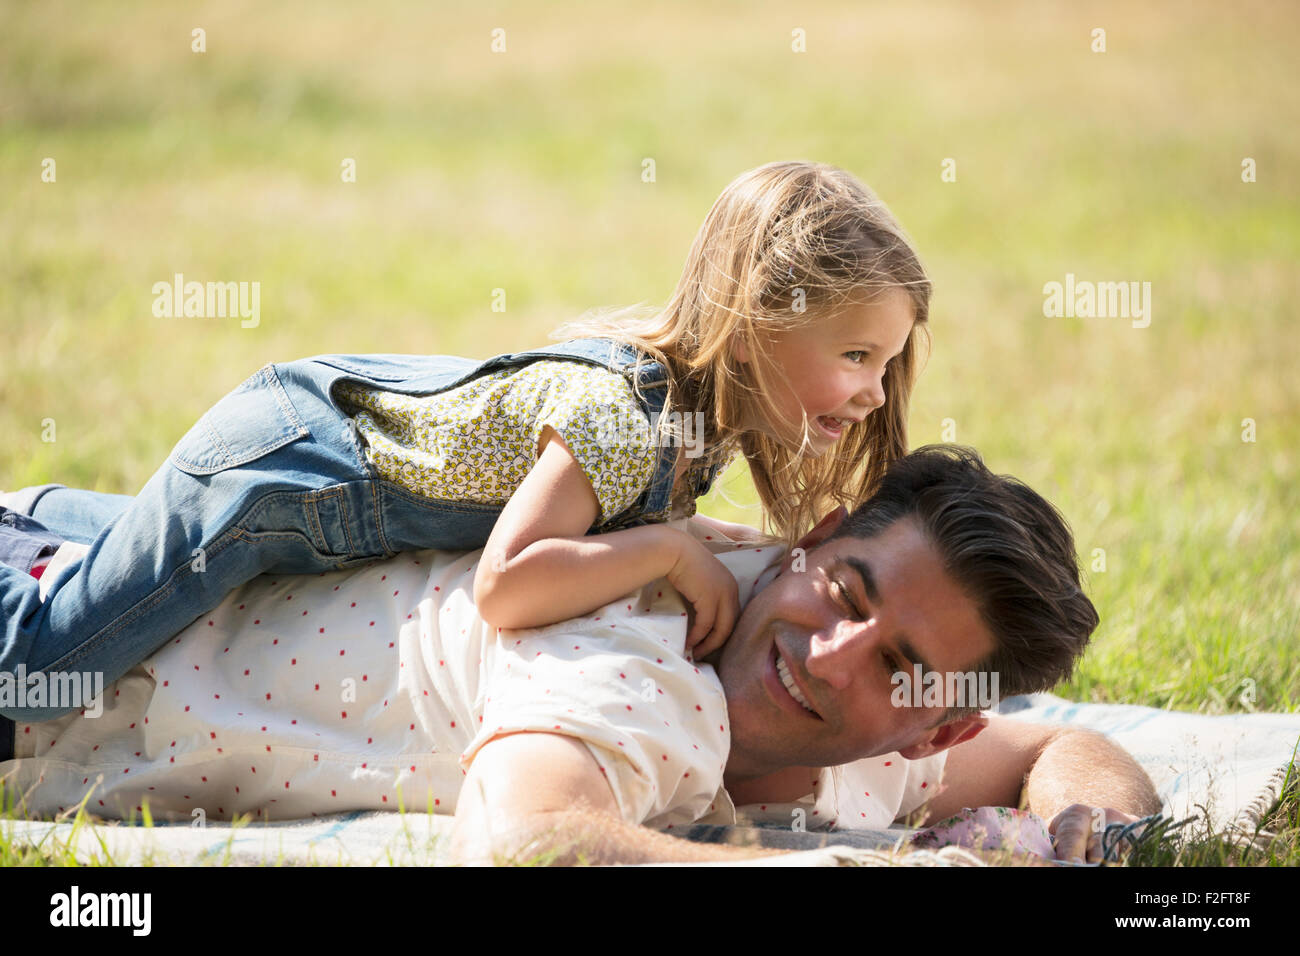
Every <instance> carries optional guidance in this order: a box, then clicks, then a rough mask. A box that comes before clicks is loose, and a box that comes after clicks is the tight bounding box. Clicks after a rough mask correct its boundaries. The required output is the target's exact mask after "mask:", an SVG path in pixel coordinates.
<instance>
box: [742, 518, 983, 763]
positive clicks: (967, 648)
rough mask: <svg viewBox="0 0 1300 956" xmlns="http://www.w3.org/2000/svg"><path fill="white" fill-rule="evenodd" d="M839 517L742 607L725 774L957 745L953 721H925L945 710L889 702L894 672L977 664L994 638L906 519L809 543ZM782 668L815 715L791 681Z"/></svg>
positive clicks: (916, 755) (913, 754)
mask: <svg viewBox="0 0 1300 956" xmlns="http://www.w3.org/2000/svg"><path fill="white" fill-rule="evenodd" d="M840 517H841V515H840V513H838V512H837V514H836V515H835V516H832V517H831V518H828V519H827V521H824V522H823V523H822V524H821V525H819V526H818V527H817V528H816V529H814V531H812V532H810V533H809V535H808V536H807V537H806V538H805V539H804V541H803V542H800V545H801V547H804V548H806V549H810V550H808V551H807V554H806V556H805V561H806V568H805V570H803V571H798V570H792V569H791V563H792V559H791V558H787V559H786V562H785V563H784V564H783V565H782V568H781V572H780V574H779V575H777V577H776V578H775V579H774V580H772V581H771V583H769V584H768V585H767V586H766V587H764V588H763V589H762V590H761V591H759V592H757V593H756V594H755V595H754V596H753V597H752V598H751V599H750V601H749V603H748V604H747V605H745V608H744V610H743V611H742V613H741V616H740V620H739V621H738V622H737V624H736V627H735V629H734V630H733V631H732V634H731V637H730V639H729V640H728V641H727V643H726V645H725V646H724V648H723V650H722V653H721V658H720V660H719V664H718V675H719V677H720V679H721V681H722V686H723V690H724V692H725V693H726V696H727V709H728V711H729V714H730V718H731V741H732V742H731V748H732V749H731V758H730V761H729V762H728V764H727V774H728V776H729V777H731V776H733V775H734V776H736V777H739V778H752V777H758V776H762V775H764V774H768V773H772V772H774V771H777V770H780V769H783V768H785V767H796V766H798V767H829V766H835V765H837V764H844V763H849V762H851V761H853V760H859V759H862V758H864V757H870V756H876V755H879V754H886V753H891V752H893V751H899V752H900V753H902V755H903V756H904V757H908V758H909V759H916V758H919V757H921V756H925V755H926V754H928V753H932V752H935V751H938V750H942V749H944V748H945V747H948V746H952V745H953V743H956V742H958V741H957V740H954V739H952V737H951V734H952V732H953V728H952V727H951V725H950V726H949V727H948V728H947V729H945V728H944V727H942V726H941V727H938V728H933V729H930V727H929V725H931V724H933V723H935V721H937V720H938V719H939V717H940V715H941V713H942V708H935V707H930V708H925V707H895V706H893V704H892V703H891V696H892V695H893V693H894V690H895V687H896V686H897V684H896V682H894V681H891V677H892V675H893V674H894V673H895V672H896V671H900V670H901V671H904V672H906V673H907V674H908V675H909V676H910V675H911V674H912V664H913V662H917V663H920V664H921V668H922V673H928V672H929V671H931V670H938V671H941V672H946V671H966V670H970V669H972V668H973V667H974V665H975V663H976V662H978V661H979V660H981V659H983V658H984V657H985V656H987V655H988V654H989V653H990V652H992V650H993V647H994V640H993V635H992V634H991V633H990V632H989V630H988V628H987V627H985V625H984V623H983V621H982V620H981V619H980V616H979V612H978V610H977V609H976V607H975V605H974V603H973V602H972V601H971V600H970V599H969V598H968V597H967V596H966V594H965V593H964V592H963V591H962V590H961V589H959V588H958V586H957V585H956V584H955V583H954V582H953V581H952V579H951V578H950V577H949V576H948V575H947V573H946V572H945V571H944V570H943V567H942V564H941V562H940V560H939V556H938V554H937V552H936V551H935V549H934V547H933V546H932V545H931V544H930V542H929V541H928V540H927V539H926V537H925V535H924V534H923V533H922V532H921V531H920V529H919V527H918V526H917V525H916V524H915V523H914V522H913V521H912V520H911V519H903V520H900V521H897V522H895V523H894V524H893V525H891V526H890V527H888V528H887V529H886V530H885V531H883V532H882V533H881V534H879V535H877V536H876V537H875V538H871V539H868V540H865V541H864V540H859V539H855V538H851V537H846V538H838V539H836V540H834V541H831V542H829V543H825V544H819V545H818V546H815V547H814V545H817V544H818V542H820V541H821V540H822V539H823V538H824V537H825V536H826V535H827V534H829V533H830V531H831V530H833V529H834V527H835V526H836V525H838V523H839V520H838V519H839V518H840ZM864 575H865V577H866V581H865V583H864ZM781 662H784V666H782V664H781ZM787 669H788V672H789V676H790V678H792V680H793V682H794V684H795V686H796V688H797V689H798V692H799V693H800V694H801V695H802V696H803V697H804V698H805V699H806V701H807V702H808V704H810V705H811V708H812V710H811V711H809V710H808V709H807V708H805V707H804V706H803V705H802V704H801V703H799V701H798V700H796V699H795V696H793V695H792V694H791V692H790V691H788V690H787V689H786V686H785V682H784V680H783V676H784V674H783V672H784V671H785V670H787ZM909 699H910V695H909ZM909 751H911V752H909Z"/></svg>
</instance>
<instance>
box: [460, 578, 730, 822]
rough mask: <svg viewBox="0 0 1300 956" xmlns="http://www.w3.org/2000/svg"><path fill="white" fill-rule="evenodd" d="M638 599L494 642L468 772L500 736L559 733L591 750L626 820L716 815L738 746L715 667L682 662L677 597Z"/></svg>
mask: <svg viewBox="0 0 1300 956" xmlns="http://www.w3.org/2000/svg"><path fill="white" fill-rule="evenodd" d="M628 597H629V598H632V597H634V598H635V600H633V601H632V602H631V604H632V607H633V609H634V610H633V611H631V612H628V611H626V609H625V608H624V607H618V608H615V607H612V606H608V605H607V606H606V607H605V608H602V609H600V610H598V611H596V612H595V613H594V614H593V615H591V616H589V617H586V618H580V619H574V620H573V621H565V622H561V623H559V624H555V625H551V626H549V627H545V628H529V629H527V630H526V631H523V630H521V631H512V630H503V631H502V632H501V634H500V635H499V636H498V637H496V638H495V640H497V641H499V642H500V644H499V647H498V649H497V650H496V651H494V653H493V654H492V663H491V671H490V673H489V675H488V678H487V680H486V682H485V685H486V686H489V687H491V689H492V690H491V696H490V697H488V698H487V699H486V700H485V701H484V708H483V720H482V722H481V724H480V725H479V727H478V728H477V729H478V733H477V734H476V736H475V737H474V739H473V740H471V741H470V743H469V745H468V746H467V747H466V748H465V750H464V751H463V752H462V754H461V758H460V760H461V766H462V767H463V768H465V769H468V768H469V765H470V763H471V762H472V761H473V759H474V757H475V755H476V754H477V753H478V751H479V749H481V748H482V747H483V746H484V745H485V744H487V743H488V742H489V741H491V740H492V739H493V738H495V737H498V736H502V735H505V734H509V733H515V732H520V731H535V732H540V733H554V734H561V735H563V736H568V737H574V738H576V739H578V740H580V741H581V742H582V743H584V744H585V745H586V746H587V748H588V750H589V751H590V752H591V754H592V756H593V757H594V758H595V760H596V764H597V766H598V767H599V768H600V772H601V773H602V774H603V775H604V776H605V779H606V780H607V782H608V783H609V786H610V789H611V790H612V791H613V794H614V799H615V802H616V803H617V805H618V809H619V813H620V815H621V817H622V819H623V820H624V821H626V822H628V823H637V824H640V823H647V824H652V825H659V823H660V822H663V821H667V822H671V821H674V820H680V821H683V822H688V821H691V820H694V819H697V818H699V817H700V816H702V815H704V814H706V813H708V812H709V810H710V808H711V806H712V805H713V804H714V803H715V797H716V795H717V792H718V790H719V789H720V787H721V786H722V771H723V767H724V766H725V764H726V761H727V755H728V753H729V751H730V743H731V738H730V732H729V730H728V729H727V727H728V720H727V704H726V698H725V697H724V696H723V693H722V685H721V683H720V682H719V681H718V679H717V677H716V676H715V675H714V673H713V671H712V668H710V667H708V666H707V665H700V666H696V665H695V664H693V663H691V662H690V661H688V660H686V659H685V658H684V657H683V656H682V648H681V645H682V643H684V640H685V624H684V623H683V621H684V618H682V617H681V606H682V605H681V599H680V598H679V597H678V596H677V595H676V592H673V591H671V590H670V589H667V588H663V587H662V585H661V584H659V585H656V584H651V585H649V586H647V587H646V588H644V589H643V590H642V591H641V592H640V593H638V594H635V595H629V596H628ZM627 603H629V602H628V600H627V599H624V604H627ZM620 611H622V612H623V613H622V614H621V615H620V614H619V612H620ZM611 616H613V617H614V620H615V622H616V624H617V626H610V624H609V619H610V617H611Z"/></svg>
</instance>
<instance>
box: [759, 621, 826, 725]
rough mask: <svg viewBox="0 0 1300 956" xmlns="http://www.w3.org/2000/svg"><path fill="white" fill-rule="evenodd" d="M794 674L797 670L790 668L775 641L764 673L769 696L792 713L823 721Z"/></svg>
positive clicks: (764, 682) (764, 681)
mask: <svg viewBox="0 0 1300 956" xmlns="http://www.w3.org/2000/svg"><path fill="white" fill-rule="evenodd" d="M794 672H795V668H794V667H791V666H790V663H789V662H788V661H787V660H786V659H785V657H784V655H782V654H781V651H780V649H779V648H778V647H777V645H776V641H775V640H774V641H773V642H772V650H771V652H770V653H769V654H768V659H767V667H766V668H764V672H763V684H764V686H765V687H766V688H767V692H768V695H769V696H770V697H771V698H772V700H774V701H776V703H777V704H778V705H779V706H780V707H783V708H784V709H786V710H788V711H790V712H791V713H795V714H800V715H802V716H805V717H812V718H814V719H815V720H818V721H821V720H823V718H822V716H821V715H820V714H818V713H817V711H816V710H815V709H814V708H813V706H812V702H811V701H809V699H808V695H807V694H806V693H805V692H804V691H803V689H802V688H801V687H800V686H799V683H798V681H797V680H796V679H795V676H794Z"/></svg>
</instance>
